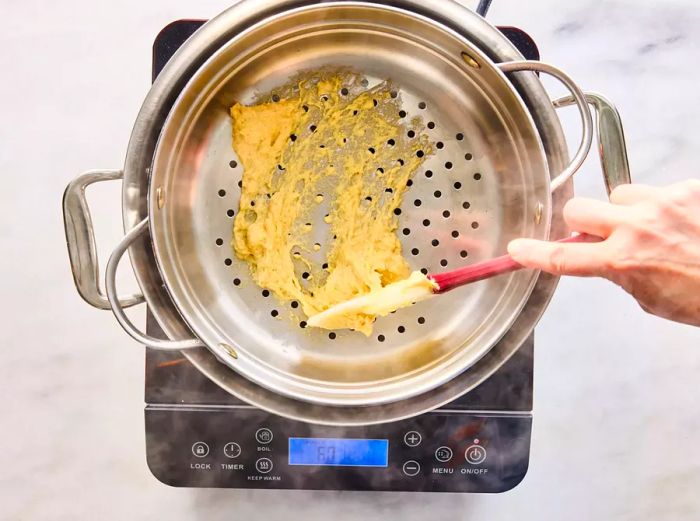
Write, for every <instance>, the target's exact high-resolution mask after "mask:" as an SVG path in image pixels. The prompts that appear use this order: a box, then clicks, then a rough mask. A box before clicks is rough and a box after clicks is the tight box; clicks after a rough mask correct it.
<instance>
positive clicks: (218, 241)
mask: <svg viewBox="0 0 700 521" xmlns="http://www.w3.org/2000/svg"><path fill="white" fill-rule="evenodd" d="M223 243H224V240H223V239H221V238H219V239H216V245H217V246H221V245H222V244H223Z"/></svg>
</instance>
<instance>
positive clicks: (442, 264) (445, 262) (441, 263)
mask: <svg viewBox="0 0 700 521" xmlns="http://www.w3.org/2000/svg"><path fill="white" fill-rule="evenodd" d="M440 266H442V267H443V268H444V267H446V266H447V259H441V260H440Z"/></svg>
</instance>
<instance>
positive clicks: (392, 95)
mask: <svg viewBox="0 0 700 521" xmlns="http://www.w3.org/2000/svg"><path fill="white" fill-rule="evenodd" d="M389 95H390V96H391V97H392V99H396V98H397V97H398V95H399V93H398V92H396V91H395V90H392V91H391V92H390V93H389Z"/></svg>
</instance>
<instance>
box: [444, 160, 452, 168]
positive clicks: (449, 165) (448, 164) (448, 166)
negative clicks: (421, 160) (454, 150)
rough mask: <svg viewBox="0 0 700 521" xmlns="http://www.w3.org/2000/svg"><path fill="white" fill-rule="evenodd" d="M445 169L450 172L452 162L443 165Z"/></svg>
mask: <svg viewBox="0 0 700 521" xmlns="http://www.w3.org/2000/svg"><path fill="white" fill-rule="evenodd" d="M445 168H447V169H448V170H451V169H452V162H451V161H448V162H447V163H445Z"/></svg>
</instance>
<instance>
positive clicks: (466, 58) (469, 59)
mask: <svg viewBox="0 0 700 521" xmlns="http://www.w3.org/2000/svg"><path fill="white" fill-rule="evenodd" d="M462 59H463V60H464V63H466V64H467V65H469V66H470V67H471V68H472V69H481V65H480V64H479V62H477V61H476V60H475V59H474V58H472V57H471V56H470V55H469V54H467V53H466V52H464V51H462Z"/></svg>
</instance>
